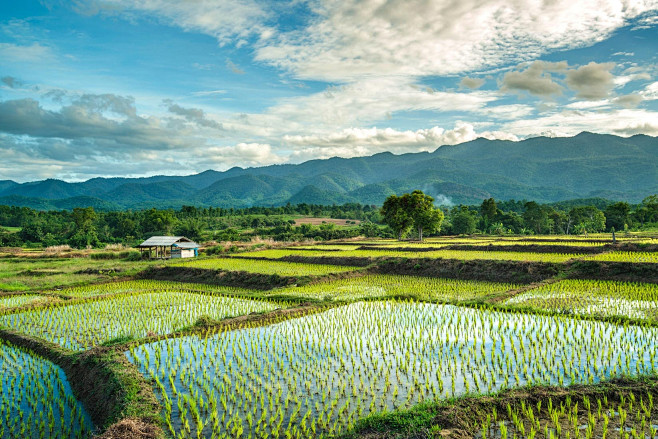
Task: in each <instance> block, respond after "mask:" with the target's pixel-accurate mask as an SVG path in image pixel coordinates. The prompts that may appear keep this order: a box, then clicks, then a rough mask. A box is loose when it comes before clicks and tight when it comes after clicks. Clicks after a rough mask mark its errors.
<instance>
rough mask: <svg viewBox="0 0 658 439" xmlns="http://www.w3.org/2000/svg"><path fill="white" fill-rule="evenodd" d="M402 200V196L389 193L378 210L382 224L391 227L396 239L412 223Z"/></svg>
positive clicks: (400, 237)
mask: <svg viewBox="0 0 658 439" xmlns="http://www.w3.org/2000/svg"><path fill="white" fill-rule="evenodd" d="M404 202H405V200H404V199H403V197H398V196H397V195H391V196H390V197H388V198H387V199H386V200H385V201H384V204H383V205H382V208H381V210H380V214H381V216H382V220H383V221H384V224H386V225H387V226H389V227H390V228H391V229H393V232H395V234H396V235H397V237H398V240H400V239H402V237H403V236H404V234H405V233H406V232H407V231H408V230H409V229H410V228H411V226H412V225H413V219H412V218H411V216H410V215H409V212H408V211H407V209H406V208H405V206H404Z"/></svg>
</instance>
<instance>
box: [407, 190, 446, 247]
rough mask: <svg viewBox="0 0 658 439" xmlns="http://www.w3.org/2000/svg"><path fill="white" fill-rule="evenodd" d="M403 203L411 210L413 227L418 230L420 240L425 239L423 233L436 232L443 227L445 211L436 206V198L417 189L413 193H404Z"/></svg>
mask: <svg viewBox="0 0 658 439" xmlns="http://www.w3.org/2000/svg"><path fill="white" fill-rule="evenodd" d="M402 198H403V199H404V200H405V201H404V202H403V204H404V205H405V206H406V209H407V210H408V211H409V216H411V220H412V222H413V227H414V228H415V229H416V230H417V231H418V240H419V241H422V240H423V233H427V234H430V233H436V232H438V231H439V230H440V229H441V223H442V222H443V212H441V211H440V210H439V209H437V208H436V207H434V198H432V197H430V196H429V195H426V194H424V193H423V192H422V191H419V190H415V191H413V192H412V193H411V194H404V195H403V196H402Z"/></svg>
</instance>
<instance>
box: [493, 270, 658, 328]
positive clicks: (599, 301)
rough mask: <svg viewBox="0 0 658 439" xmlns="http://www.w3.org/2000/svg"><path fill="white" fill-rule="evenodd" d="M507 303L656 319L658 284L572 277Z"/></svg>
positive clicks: (563, 310)
mask: <svg viewBox="0 0 658 439" xmlns="http://www.w3.org/2000/svg"><path fill="white" fill-rule="evenodd" d="M505 303H506V304H507V305H523V306H531V307H535V308H541V309H549V310H553V311H557V312H566V313H574V314H591V315H599V316H625V317H631V318H638V319H653V320H656V319H658V285H656V284H650V283H639V282H619V281H602V280H579V279H570V280H563V281H560V282H556V283H553V284H548V285H543V286H541V287H538V288H535V289H532V290H529V291H526V292H524V293H522V294H519V295H518V296H515V297H512V298H510V299H508V300H507V301H506V302H505Z"/></svg>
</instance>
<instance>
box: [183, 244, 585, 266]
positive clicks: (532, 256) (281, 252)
mask: <svg viewBox="0 0 658 439" xmlns="http://www.w3.org/2000/svg"><path fill="white" fill-rule="evenodd" d="M285 256H304V257H344V258H350V257H352V258H354V257H358V258H424V259H425V258H426V259H439V258H441V259H459V260H464V261H470V260H478V259H484V260H504V261H536V262H566V261H568V260H571V259H579V258H582V257H583V256H584V255H582V254H572V253H563V254H560V253H533V252H506V251H473V250H431V251H413V248H410V249H409V250H404V251H402V250H388V249H386V248H382V249H367V250H342V251H338V252H336V251H321V250H319V251H313V250H305V251H300V250H294V249H274V250H262V251H259V252H254V253H242V254H239V255H236V256H234V258H235V259H238V258H244V259H249V258H255V257H258V258H267V259H279V258H283V257H285ZM222 263H223V262H222ZM187 265H189V266H196V267H203V268H213V263H211V262H210V261H209V260H205V261H195V262H193V263H188V264H187Z"/></svg>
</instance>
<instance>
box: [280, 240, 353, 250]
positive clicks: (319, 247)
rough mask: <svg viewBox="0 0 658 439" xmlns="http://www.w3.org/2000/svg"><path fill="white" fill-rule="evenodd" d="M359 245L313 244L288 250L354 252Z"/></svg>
mask: <svg viewBox="0 0 658 439" xmlns="http://www.w3.org/2000/svg"><path fill="white" fill-rule="evenodd" d="M361 245H363V244H362V243H361V242H356V243H355V244H315V245H300V246H295V247H290V250H294V249H300V248H301V249H310V250H336V251H340V250H356V249H357V248H359V247H360V246H361Z"/></svg>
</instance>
